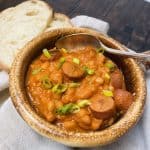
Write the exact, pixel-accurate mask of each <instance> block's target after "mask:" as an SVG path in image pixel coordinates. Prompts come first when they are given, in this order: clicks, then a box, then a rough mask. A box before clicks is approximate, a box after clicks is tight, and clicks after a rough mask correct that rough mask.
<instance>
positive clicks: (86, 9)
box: [0, 0, 150, 52]
mask: <svg viewBox="0 0 150 150" xmlns="http://www.w3.org/2000/svg"><path fill="white" fill-rule="evenodd" d="M46 1H47V2H48V3H49V4H51V5H52V6H53V7H54V9H55V11H57V12H62V13H64V14H66V15H68V16H70V17H74V16H76V15H81V14H82V15H89V16H92V17H96V18H99V19H103V20H105V21H107V22H109V23H110V25H111V29H110V31H109V35H110V36H112V37H113V38H115V39H117V40H119V41H120V42H121V43H123V44H125V45H127V46H128V47H129V48H132V49H134V50H136V51H139V52H142V51H144V50H148V49H150V3H148V2H145V1H144V0H46ZM20 2H21V0H0V10H3V9H5V8H7V7H10V6H14V5H16V4H18V3H20Z"/></svg>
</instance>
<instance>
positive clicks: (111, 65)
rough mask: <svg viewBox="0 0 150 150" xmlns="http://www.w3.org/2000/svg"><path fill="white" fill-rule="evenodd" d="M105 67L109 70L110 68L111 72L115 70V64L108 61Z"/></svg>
mask: <svg viewBox="0 0 150 150" xmlns="http://www.w3.org/2000/svg"><path fill="white" fill-rule="evenodd" d="M105 66H106V67H107V68H109V69H110V71H113V70H114V69H115V64H114V63H113V62H112V61H107V62H106V63H105Z"/></svg>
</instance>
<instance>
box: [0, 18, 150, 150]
mask: <svg viewBox="0 0 150 150" xmlns="http://www.w3.org/2000/svg"><path fill="white" fill-rule="evenodd" d="M85 20H89V21H87V22H86V24H85V25H84V27H85V26H86V27H88V28H90V26H91V22H92V23H93V22H94V24H92V26H95V24H97V23H98V24H99V26H96V27H95V29H96V30H99V29H102V28H103V29H105V31H103V32H104V33H107V31H108V29H109V25H108V23H105V24H104V23H102V24H101V23H100V22H101V21H99V20H97V19H96V20H95V18H91V17H87V16H84V17H83V16H78V17H76V19H75V18H73V19H72V22H73V23H74V24H75V25H76V26H80V25H81V24H80V22H84V21H85ZM90 20H91V21H90ZM97 21H98V22H97ZM89 22H90V23H89ZM102 22H103V21H102ZM101 25H102V26H103V27H101ZM104 25H105V27H104ZM81 26H82V27H83V25H81ZM92 28H93V27H92ZM101 31H102V30H101ZM146 79H147V87H148V91H147V92H148V93H149V94H148V95H147V99H150V72H147V74H146ZM0 80H2V79H1V78H0ZM148 105H150V101H146V106H145V113H144V115H143V117H142V119H141V120H140V121H139V122H138V124H137V125H136V126H135V127H134V128H133V129H131V130H130V132H128V133H127V134H126V135H124V136H123V137H121V138H120V139H119V140H117V141H116V142H114V143H112V144H110V145H107V146H103V147H96V148H91V150H149V149H150V136H149V135H150V130H149V122H150V115H149V114H150V107H148ZM48 149H52V150H71V149H74V148H69V147H66V146H64V145H62V144H60V143H57V142H54V141H52V140H50V139H47V138H45V137H42V136H41V135H39V134H37V133H36V132H34V131H33V130H32V129H31V128H30V127H29V126H28V125H27V124H26V123H25V122H24V121H23V119H22V118H21V117H20V116H19V115H18V113H17V112H16V110H15V108H14V106H13V105H12V102H11V99H10V98H9V99H8V100H6V102H5V103H4V104H3V105H2V106H1V108H0V150H48ZM79 149H81V150H82V148H79ZM84 149H85V148H84ZM84 149H83V150H84Z"/></svg>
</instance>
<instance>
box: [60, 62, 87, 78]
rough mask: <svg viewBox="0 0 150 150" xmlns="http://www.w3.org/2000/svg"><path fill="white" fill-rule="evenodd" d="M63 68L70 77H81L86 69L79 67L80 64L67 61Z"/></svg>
mask: <svg viewBox="0 0 150 150" xmlns="http://www.w3.org/2000/svg"><path fill="white" fill-rule="evenodd" d="M62 70H63V72H64V74H65V75H67V76H68V77H70V78H80V77H82V76H83V75H84V71H83V70H82V69H81V68H80V67H79V65H77V64H74V63H71V62H65V63H64V64H63V66H62Z"/></svg>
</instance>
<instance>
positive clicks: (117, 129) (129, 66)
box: [10, 28, 146, 147]
mask: <svg viewBox="0 0 150 150" xmlns="http://www.w3.org/2000/svg"><path fill="white" fill-rule="evenodd" d="M81 32H84V33H90V34H94V35H95V36H97V37H98V38H99V39H100V40H102V41H103V42H104V43H105V44H107V45H108V46H110V47H115V48H118V49H122V48H125V47H124V46H123V45H122V44H120V43H118V42H117V41H115V40H113V39H112V38H110V37H108V36H106V35H103V34H100V33H97V32H94V31H92V30H89V29H80V28H66V29H58V30H54V31H51V32H47V33H43V34H42V35H40V36H38V37H37V38H35V39H34V40H32V41H31V42H29V43H28V44H27V45H26V46H25V47H24V48H23V49H22V51H21V52H20V53H19V55H18V56H17V57H16V59H15V61H14V63H13V65H12V68H11V73H10V93H11V98H12V101H13V104H14V106H15V107H16V110H17V111H18V113H19V114H20V115H21V116H22V118H23V119H24V120H25V121H26V122H27V124H28V125H29V126H30V127H31V128H33V129H34V130H36V131H37V132H38V133H39V134H41V135H43V136H45V137H48V138H50V139H53V140H55V141H58V142H60V143H63V144H65V145H68V146H75V147H92V146H98V145H106V144H108V143H111V142H113V141H115V140H116V139H118V138H119V137H120V136H122V135H123V134H125V133H126V132H127V131H128V130H129V129H130V128H131V127H133V126H134V125H135V124H136V123H137V121H138V120H139V118H140V116H141V114H142V112H143V107H144V103H145V95H146V88H145V79H144V76H143V72H142V71H141V69H140V67H139V65H138V64H137V62H136V61H135V60H133V59H129V58H126V59H120V58H119V57H117V56H113V57H112V56H110V57H112V59H113V60H114V61H116V63H117V65H118V66H119V67H121V69H122V71H123V73H124V76H125V81H126V86H127V89H128V90H129V91H131V92H132V93H135V94H136V96H135V101H134V102H133V104H132V105H131V107H130V108H129V109H128V111H127V113H126V114H125V115H124V116H123V117H122V118H121V119H120V120H119V121H118V122H116V123H115V124H113V125H112V126H110V127H108V128H106V129H104V130H102V131H96V132H88V133H79V132H78V133H75V132H70V131H66V130H62V129H61V128H59V127H57V126H55V125H53V124H51V123H49V122H47V121H46V120H44V119H43V118H41V117H40V116H39V115H38V114H37V113H36V112H35V111H34V109H33V108H32V107H31V105H30V102H29V98H28V96H27V93H26V88H25V79H26V72H27V69H28V66H29V64H30V63H31V61H32V60H33V59H34V58H35V57H36V56H37V55H39V54H40V53H41V50H42V49H43V48H45V47H46V46H49V47H53V46H54V43H55V41H56V40H57V39H58V38H60V37H61V36H64V35H69V34H73V33H81Z"/></svg>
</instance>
